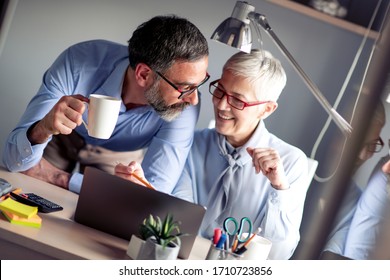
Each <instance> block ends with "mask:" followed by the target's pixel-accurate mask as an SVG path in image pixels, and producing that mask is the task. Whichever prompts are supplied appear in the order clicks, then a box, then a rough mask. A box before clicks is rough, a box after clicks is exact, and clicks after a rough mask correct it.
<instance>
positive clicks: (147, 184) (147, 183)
mask: <svg viewBox="0 0 390 280" xmlns="http://www.w3.org/2000/svg"><path fill="white" fill-rule="evenodd" d="M131 176H134V177H135V178H137V180H138V181H140V182H142V184H144V185H145V187H148V188H149V189H151V190H155V188H154V187H153V186H152V185H151V184H150V183H149V182H147V181H146V180H144V179H142V178H141V177H140V176H138V175H137V174H135V173H131Z"/></svg>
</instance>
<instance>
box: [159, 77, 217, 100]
mask: <svg viewBox="0 0 390 280" xmlns="http://www.w3.org/2000/svg"><path fill="white" fill-rule="evenodd" d="M155 72H156V74H157V75H159V76H160V77H161V78H162V79H163V80H164V81H166V82H167V83H168V84H169V85H170V86H171V87H173V88H174V89H175V90H177V91H178V92H179V93H180V95H179V97H178V99H183V98H184V97H186V96H189V95H190V94H191V93H193V92H194V91H195V90H197V89H198V88H199V87H200V86H202V85H203V84H204V83H206V82H207V81H208V79H210V75H209V73H207V72H206V77H205V78H204V79H203V81H201V82H200V83H199V84H198V85H193V86H185V87H186V89H180V88H178V87H177V86H176V85H175V84H174V83H172V82H171V81H170V80H168V79H167V78H165V77H164V75H163V74H161V73H160V72H158V71H155Z"/></svg>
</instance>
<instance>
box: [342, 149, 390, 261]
mask: <svg viewBox="0 0 390 280" xmlns="http://www.w3.org/2000/svg"><path fill="white" fill-rule="evenodd" d="M389 176H390V159H389V156H388V155H387V156H385V157H383V158H381V160H380V161H379V162H378V163H377V165H376V166H375V168H374V170H373V172H372V174H371V176H370V179H369V181H368V183H367V187H366V188H365V189H364V191H363V193H362V195H361V197H360V199H359V201H358V203H357V207H356V211H355V213H354V215H353V218H352V221H351V226H350V229H349V231H348V235H347V238H346V243H345V249H344V255H345V256H346V257H348V258H350V259H355V260H366V259H372V258H375V249H376V248H380V247H381V246H384V245H385V244H378V243H377V242H378V240H379V237H380V234H381V230H382V227H383V226H384V224H385V223H389V222H390V216H389V214H390V212H389V206H390V193H389V191H390V182H389ZM387 240H388V237H386V241H387ZM387 255H388V253H387Z"/></svg>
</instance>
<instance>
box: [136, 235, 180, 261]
mask: <svg viewBox="0 0 390 280" xmlns="http://www.w3.org/2000/svg"><path fill="white" fill-rule="evenodd" d="M170 244H172V246H166V247H165V248H163V246H162V245H160V244H157V243H156V241H155V239H154V237H150V238H148V239H147V240H146V242H145V244H144V245H143V246H142V248H141V250H140V252H139V254H138V256H137V260H176V259H177V256H178V254H179V251H180V246H178V245H177V244H175V243H170Z"/></svg>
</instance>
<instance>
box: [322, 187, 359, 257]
mask: <svg viewBox="0 0 390 280" xmlns="http://www.w3.org/2000/svg"><path fill="white" fill-rule="evenodd" d="M361 193H362V191H361V189H360V188H359V186H358V185H356V183H355V182H354V181H353V180H352V181H351V183H350V185H349V187H348V189H347V190H346V194H345V196H344V198H343V200H342V204H341V206H340V209H339V211H338V213H337V215H336V218H335V221H334V223H333V224H334V225H333V228H332V231H331V232H330V233H329V235H328V239H327V243H326V245H325V247H324V249H323V250H324V251H330V252H333V253H336V254H339V255H341V256H343V255H344V250H345V242H346V240H347V235H348V232H349V229H350V226H351V222H352V218H353V215H354V213H355V210H356V205H357V203H358V201H359V198H360V195H361Z"/></svg>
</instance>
